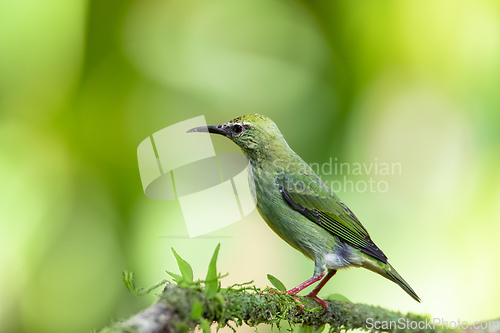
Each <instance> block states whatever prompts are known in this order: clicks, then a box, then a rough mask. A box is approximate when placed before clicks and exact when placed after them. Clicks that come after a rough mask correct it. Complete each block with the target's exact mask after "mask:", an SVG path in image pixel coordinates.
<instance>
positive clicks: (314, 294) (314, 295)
mask: <svg viewBox="0 0 500 333" xmlns="http://www.w3.org/2000/svg"><path fill="white" fill-rule="evenodd" d="M335 273H337V271H336V270H334V269H333V270H330V271H328V274H327V275H326V276H325V278H324V279H323V280H321V282H320V283H319V284H318V285H317V286H316V288H314V290H313V291H311V292H310V293H309V294H308V295H306V297H309V298H312V299H313V300H315V301H316V302H318V303H319V305H321V307H322V308H323V309H326V308H327V307H328V303H326V302H325V301H323V300H322V299H321V298H319V297H318V296H317V295H318V293H319V291H320V290H321V288H323V287H324V286H325V284H326V283H327V282H328V280H330V279H331V278H332V276H334V275H335Z"/></svg>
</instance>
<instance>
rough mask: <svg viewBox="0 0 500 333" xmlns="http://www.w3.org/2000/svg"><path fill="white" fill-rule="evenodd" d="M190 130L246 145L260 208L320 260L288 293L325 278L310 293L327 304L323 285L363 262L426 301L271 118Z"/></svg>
mask: <svg viewBox="0 0 500 333" xmlns="http://www.w3.org/2000/svg"><path fill="white" fill-rule="evenodd" d="M187 132H188V133H196V132H204V133H207V132H208V133H212V134H218V135H222V136H224V137H226V138H228V139H230V140H231V141H233V142H234V143H235V144H236V145H238V146H239V147H240V148H241V150H242V152H243V153H244V154H245V155H246V157H247V158H248V161H249V168H248V170H249V172H248V177H249V184H250V192H251V194H252V198H253V200H254V202H255V204H256V208H257V211H258V212H259V214H260V215H261V217H262V218H263V220H264V221H265V222H266V223H267V225H268V226H269V227H270V228H271V229H272V230H273V231H274V232H275V233H276V234H277V235H278V236H279V237H280V238H281V239H283V240H284V241H285V242H287V243H288V244H289V245H291V246H292V247H293V248H295V249H296V250H298V251H300V252H301V253H302V254H304V255H305V256H306V257H307V258H309V259H311V260H313V261H314V272H313V276H312V277H311V278H310V279H308V280H306V281H305V282H303V283H301V284H299V285H298V286H297V287H295V288H292V289H290V290H287V291H286V293H287V294H290V295H296V294H298V293H299V292H300V291H302V290H303V289H305V288H306V287H308V286H310V285H312V284H314V283H316V282H318V281H319V283H318V285H317V286H316V287H315V288H314V289H313V290H312V291H311V292H310V293H309V294H308V295H306V297H309V298H311V299H313V300H315V301H316V302H317V303H318V304H319V305H321V307H322V308H323V309H326V308H327V307H328V303H327V302H326V301H324V300H322V299H320V298H319V297H318V293H319V291H320V290H321V289H322V288H323V286H324V285H325V284H326V283H327V282H328V281H329V280H330V279H331V278H332V277H333V276H334V275H335V274H336V273H337V271H338V270H340V269H344V268H348V267H363V268H366V269H368V270H371V271H373V272H375V273H377V274H379V275H381V276H383V277H385V278H387V279H389V280H391V281H393V282H395V283H396V284H397V285H399V286H400V287H401V288H402V289H403V290H404V291H405V292H406V293H408V295H410V296H411V297H412V298H413V299H414V300H416V301H417V302H421V300H420V298H419V297H418V296H417V294H416V293H415V291H414V290H413V289H412V288H411V287H410V285H409V284H408V283H407V282H406V281H405V280H404V279H403V278H402V277H401V275H399V274H398V272H397V271H396V270H395V269H394V268H393V267H392V266H391V265H390V264H389V262H388V261H387V257H386V255H385V254H384V252H382V250H381V249H380V248H379V247H377V245H375V243H374V242H373V241H372V239H371V238H370V235H369V234H368V231H367V230H366V229H365V227H364V226H363V225H362V224H361V222H360V221H359V219H358V218H357V217H356V215H354V213H353V212H352V211H351V210H350V209H349V208H348V207H347V206H346V205H345V204H344V203H343V202H342V201H341V200H340V199H339V198H338V196H337V195H336V194H335V193H334V192H333V191H332V190H331V189H330V188H329V187H328V186H327V185H326V184H325V183H324V182H323V181H322V179H321V178H320V177H319V176H318V175H317V174H316V172H314V170H313V169H312V168H311V167H310V165H308V164H307V163H306V162H305V161H304V160H303V159H302V158H301V157H300V156H299V155H298V154H297V153H295V152H294V151H293V150H292V149H291V148H290V146H289V145H288V143H287V142H286V141H285V138H284V137H283V135H282V134H281V132H280V130H279V129H278V127H277V126H276V124H275V123H274V122H273V121H272V120H271V119H270V118H268V117H266V116H263V115H260V114H250V115H244V116H241V117H237V118H235V119H232V120H230V121H228V122H226V123H224V124H220V125H212V126H201V127H196V128H192V129H190V130H188V131H187Z"/></svg>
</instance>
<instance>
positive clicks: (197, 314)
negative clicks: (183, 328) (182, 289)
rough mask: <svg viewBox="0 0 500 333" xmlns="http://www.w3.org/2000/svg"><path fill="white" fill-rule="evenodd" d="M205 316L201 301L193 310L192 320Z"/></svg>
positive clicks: (196, 303)
mask: <svg viewBox="0 0 500 333" xmlns="http://www.w3.org/2000/svg"><path fill="white" fill-rule="evenodd" d="M202 314H203V306H202V305H201V303H200V302H199V301H196V302H194V304H193V307H192V308H191V319H198V318H200V317H201V315H202Z"/></svg>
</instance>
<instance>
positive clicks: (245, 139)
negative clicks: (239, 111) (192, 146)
mask: <svg viewBox="0 0 500 333" xmlns="http://www.w3.org/2000/svg"><path fill="white" fill-rule="evenodd" d="M193 132H205V133H206V132H208V133H214V134H219V135H223V136H225V137H226V138H228V139H230V140H231V141H233V142H234V143H236V144H237V145H238V146H239V147H240V148H241V149H242V150H243V152H244V153H245V155H247V156H248V157H249V158H250V159H258V158H261V157H264V156H267V155H270V154H271V155H273V153H276V152H277V150H279V149H280V148H282V147H285V146H286V147H287V148H288V144H287V143H286V142H285V140H284V138H283V135H281V132H280V131H279V129H278V127H277V126H276V124H275V123H274V122H273V121H272V120H271V119H269V118H268V117H266V116H262V115H260V114H251V115H246V116H241V117H238V118H234V119H233V120H230V121H228V122H227V123H224V124H220V125H213V126H201V127H196V128H192V129H190V130H189V131H188V133H193ZM269 157H270V156H269Z"/></svg>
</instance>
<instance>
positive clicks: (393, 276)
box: [363, 261, 421, 303]
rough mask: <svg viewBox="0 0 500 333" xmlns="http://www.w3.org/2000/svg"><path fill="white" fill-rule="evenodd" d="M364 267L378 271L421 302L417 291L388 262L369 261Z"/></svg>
mask: <svg viewBox="0 0 500 333" xmlns="http://www.w3.org/2000/svg"><path fill="white" fill-rule="evenodd" d="M363 266H364V267H365V268H368V269H369V270H371V271H373V272H375V273H378V274H380V275H382V276H383V277H385V278H386V279H389V280H391V281H392V282H394V283H396V284H397V285H398V286H400V287H401V288H402V289H403V290H404V291H406V293H407V294H408V295H410V296H411V297H412V298H413V299H414V300H415V301H417V302H419V303H420V302H421V300H420V297H418V295H417V293H416V292H415V291H414V290H413V289H412V288H411V287H410V285H409V284H408V283H407V282H406V281H405V280H404V279H403V278H402V277H401V275H399V273H398V272H397V271H396V270H395V269H394V267H392V266H391V265H390V264H389V263H386V264H385V263H382V262H379V263H377V264H375V262H373V261H372V262H371V263H370V264H369V265H363Z"/></svg>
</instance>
